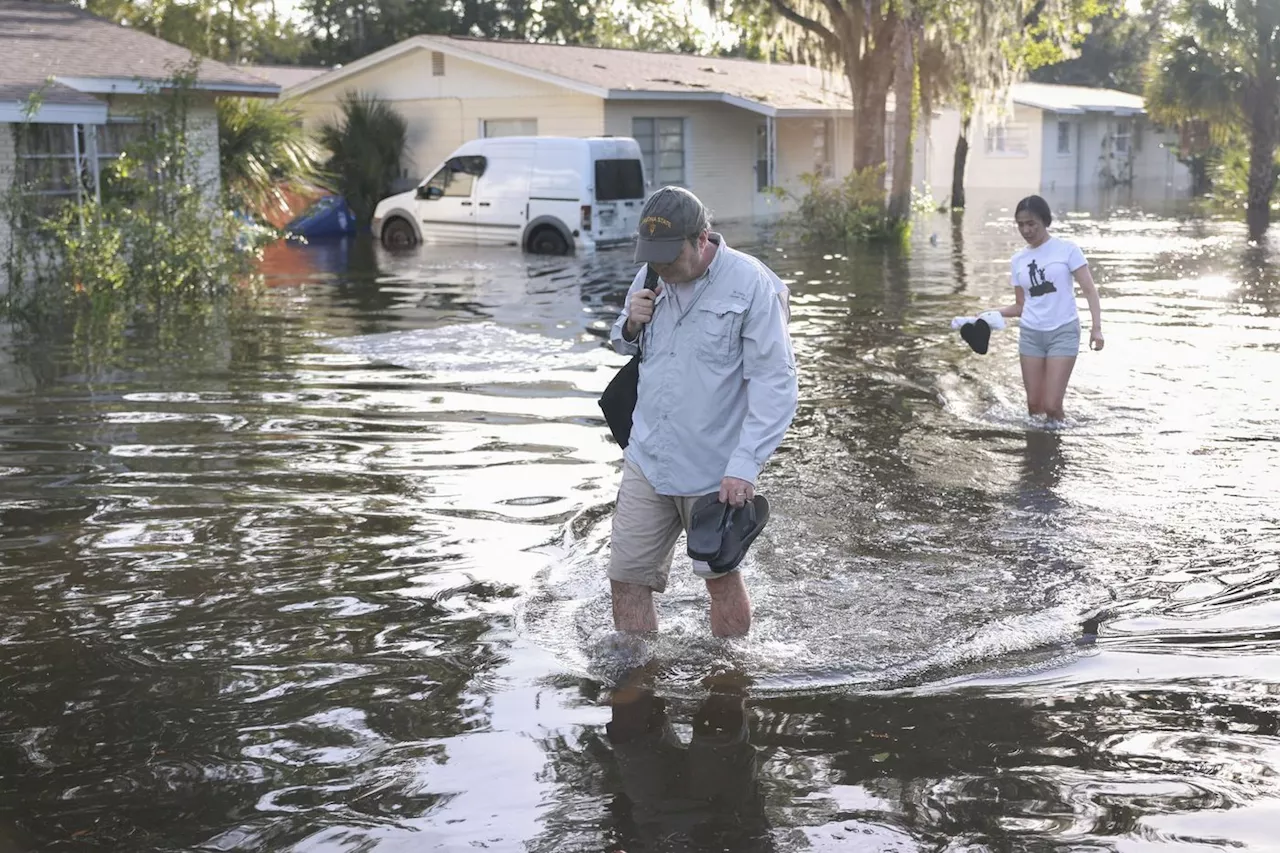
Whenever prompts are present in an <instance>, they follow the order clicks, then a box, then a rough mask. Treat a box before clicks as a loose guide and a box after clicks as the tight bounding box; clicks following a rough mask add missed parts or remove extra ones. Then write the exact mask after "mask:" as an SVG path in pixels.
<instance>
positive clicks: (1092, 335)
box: [998, 195, 1104, 421]
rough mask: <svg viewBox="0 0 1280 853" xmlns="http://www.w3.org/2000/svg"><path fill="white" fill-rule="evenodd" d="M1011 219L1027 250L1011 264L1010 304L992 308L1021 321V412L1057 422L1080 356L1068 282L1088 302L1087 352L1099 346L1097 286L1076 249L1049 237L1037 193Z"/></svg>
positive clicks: (1044, 206)
mask: <svg viewBox="0 0 1280 853" xmlns="http://www.w3.org/2000/svg"><path fill="white" fill-rule="evenodd" d="M1013 218H1014V220H1015V221H1016V222H1017V223H1018V233H1020V234H1021V235H1022V239H1024V240H1026V241H1027V248H1025V249H1023V250H1021V251H1020V252H1018V253H1017V254H1016V255H1014V256H1013V260H1012V262H1011V267H1012V278H1011V283H1012V284H1013V288H1014V291H1013V293H1014V303H1013V304H1012V305H1005V306H1004V307H1002V308H1000V309H998V310H999V312H1000V314H1001V315H1002V316H1004V317H1021V318H1022V323H1021V329H1020V331H1019V339H1018V353H1019V355H1020V356H1021V358H1022V384H1023V385H1024V386H1025V387H1026V389H1027V411H1028V412H1030V413H1031V414H1032V415H1045V416H1047V417H1048V418H1049V420H1051V421H1061V420H1063V419H1064V417H1065V415H1064V414H1063V410H1062V400H1063V398H1064V397H1065V396H1066V393H1067V382H1069V381H1070V379H1071V370H1072V369H1073V368H1074V367H1075V366H1076V356H1077V355H1079V353H1080V311H1079V309H1078V308H1077V307H1076V294H1075V288H1074V287H1073V286H1072V282H1073V281H1074V282H1075V283H1076V284H1079V285H1080V290H1081V291H1082V292H1083V293H1084V298H1085V299H1086V300H1087V301H1088V303H1089V314H1090V315H1091V317H1092V319H1093V326H1092V329H1091V330H1090V332H1089V347H1090V349H1093V350H1100V349H1102V347H1103V345H1104V341H1103V339H1102V308H1101V306H1100V305H1099V303H1098V288H1097V287H1096V286H1095V285H1094V283H1093V275H1092V274H1090V272H1089V262H1088V261H1086V260H1085V259H1084V254H1083V253H1081V251H1080V247H1079V246H1077V245H1076V244H1075V243H1072V242H1070V241H1069V240H1062V239H1060V238H1058V237H1054V236H1052V235H1050V234H1049V226H1050V225H1051V224H1053V214H1052V213H1051V212H1050V211H1049V203H1048V202H1046V201H1045V200H1044V199H1043V198H1041V197H1040V196H1038V195H1030V196H1027V197H1026V198H1024V199H1023V200H1022V201H1020V202H1018V206H1017V208H1016V209H1015V210H1014V214H1013Z"/></svg>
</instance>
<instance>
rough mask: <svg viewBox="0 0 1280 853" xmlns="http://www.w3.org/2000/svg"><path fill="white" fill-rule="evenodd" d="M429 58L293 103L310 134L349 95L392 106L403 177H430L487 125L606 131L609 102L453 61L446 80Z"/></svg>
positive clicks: (418, 55) (381, 69)
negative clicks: (522, 123)
mask: <svg viewBox="0 0 1280 853" xmlns="http://www.w3.org/2000/svg"><path fill="white" fill-rule="evenodd" d="M431 57H432V52H431V51H428V50H415V51H410V52H408V53H405V54H401V55H400V56H397V57H394V58H392V59H390V60H388V61H387V62H384V63H381V64H379V65H377V66H375V67H373V68H369V69H366V70H365V71H362V72H360V73H359V74H356V75H354V76H352V77H348V78H345V79H342V80H338V81H335V82H334V83H333V84H332V85H330V86H323V87H321V88H318V89H313V90H312V91H310V92H307V93H306V94H304V95H303V96H302V97H301V98H299V99H298V100H297V101H296V102H295V103H296V106H297V107H298V109H299V111H300V112H301V113H302V114H303V116H304V122H305V124H306V125H307V126H308V127H309V128H313V129H314V128H315V127H317V126H318V125H320V124H321V123H322V122H324V121H326V120H330V119H335V118H336V117H337V116H338V115H339V103H340V101H341V99H342V96H343V95H344V94H346V93H347V92H357V91H358V92H363V93H366V94H370V95H375V96H377V97H378V98H381V99H382V100H385V101H387V102H389V103H390V104H391V105H392V106H393V107H395V109H396V110H397V111H399V112H400V114H401V115H403V116H404V118H405V121H406V123H407V124H408V143H407V150H406V156H405V168H404V171H405V177H406V178H410V179H415V180H416V179H419V178H424V177H427V176H428V175H429V174H430V173H431V172H432V171H433V170H434V169H435V168H436V166H438V165H439V164H440V162H441V161H443V160H444V159H445V158H446V157H448V156H449V154H450V153H451V152H452V151H453V150H454V149H456V148H457V147H458V146H459V145H461V144H462V143H463V142H465V141H467V140H470V139H476V138H478V137H479V136H480V134H481V126H482V124H481V123H482V122H483V121H484V120H485V119H490V120H493V119H536V120H537V130H538V135H540V136H598V135H600V134H601V133H603V132H604V125H605V122H604V101H603V99H601V98H598V97H595V96H594V95H585V94H579V93H577V92H574V91H572V90H568V89H564V88H562V87H560V86H555V85H552V84H550V83H543V82H541V81H538V80H532V79H529V78H527V77H524V76H521V75H518V74H511V73H508V72H506V71H499V70H497V69H493V68H489V67H488V66H485V65H481V64H479V63H476V62H469V61H467V60H464V59H458V58H456V57H453V56H445V57H444V74H443V75H440V76H436V75H435V74H434V73H433V62H432V58H431Z"/></svg>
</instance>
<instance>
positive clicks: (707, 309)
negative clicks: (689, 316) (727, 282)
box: [695, 300, 747, 365]
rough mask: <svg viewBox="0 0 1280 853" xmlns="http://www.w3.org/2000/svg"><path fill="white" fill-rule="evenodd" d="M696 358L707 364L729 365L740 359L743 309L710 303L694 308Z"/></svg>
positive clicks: (723, 302)
mask: <svg viewBox="0 0 1280 853" xmlns="http://www.w3.org/2000/svg"><path fill="white" fill-rule="evenodd" d="M697 309H698V310H697V311H696V312H695V313H696V314H697V320H698V332H699V335H698V357H699V358H700V359H701V360H703V361H705V362H707V363H708V364H718V365H729V364H733V363H735V362H736V361H738V359H740V358H742V321H743V319H744V318H745V316H746V312H747V306H746V305H745V304H744V303H741V302H729V301H720V300H713V301H708V302H705V303H702V304H700V305H698V306H697Z"/></svg>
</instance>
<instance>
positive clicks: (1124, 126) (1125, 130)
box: [1111, 120, 1130, 154]
mask: <svg viewBox="0 0 1280 853" xmlns="http://www.w3.org/2000/svg"><path fill="white" fill-rule="evenodd" d="M1129 141H1130V123H1129V121H1128V120H1125V121H1118V122H1116V133H1115V136H1114V137H1112V140H1111V147H1112V149H1113V150H1114V151H1115V152H1116V153H1117V154H1128V153H1129Z"/></svg>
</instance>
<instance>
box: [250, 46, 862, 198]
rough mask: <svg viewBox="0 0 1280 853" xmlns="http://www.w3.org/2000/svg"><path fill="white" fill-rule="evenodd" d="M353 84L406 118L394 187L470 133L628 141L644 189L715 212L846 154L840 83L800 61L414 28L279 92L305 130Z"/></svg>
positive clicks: (846, 104)
mask: <svg viewBox="0 0 1280 853" xmlns="http://www.w3.org/2000/svg"><path fill="white" fill-rule="evenodd" d="M257 73H260V74H264V75H267V74H270V71H269V70H267V69H263V70H260V71H258V72H257ZM356 91H359V92H363V93H367V94H372V95H376V96H377V97H379V98H381V99H383V100H385V101H387V102H389V103H390V104H391V105H392V106H394V107H395V109H396V110H398V111H399V112H400V113H401V115H403V116H404V118H405V119H406V121H407V123H408V126H409V133H408V151H407V156H406V161H407V162H406V166H405V174H404V179H405V182H406V183H408V182H411V181H414V182H416V180H418V179H421V178H423V177H427V176H430V175H431V174H432V173H434V172H435V170H436V168H437V167H438V166H439V165H440V163H441V162H442V161H443V160H444V159H445V158H446V157H447V156H448V155H449V154H450V153H451V152H452V151H453V150H454V149H455V148H457V146H458V145H460V144H461V143H463V142H465V141H467V140H471V139H476V138H480V137H486V136H502V135H542V136H575V137H584V136H601V135H605V136H630V137H634V138H635V139H636V140H638V141H639V143H640V147H641V150H642V152H643V156H644V165H645V172H646V175H647V179H648V182H649V184H650V189H652V188H654V187H657V186H661V185H664V184H679V185H682V186H686V187H688V188H689V189H691V190H692V191H694V192H695V193H697V194H698V195H699V196H700V197H701V198H702V199H703V200H704V201H706V202H707V204H708V206H710V208H711V209H712V211H713V212H714V213H715V215H716V216H717V217H720V218H722V219H725V218H739V217H749V216H756V215H764V214H768V213H772V212H776V211H777V210H778V207H779V203H778V201H777V199H776V198H775V196H774V195H773V194H772V193H770V192H769V187H771V186H781V187H784V188H788V189H799V188H800V183H799V181H798V178H799V176H800V175H801V174H803V173H806V172H817V173H821V174H826V175H844V174H847V172H848V171H849V169H850V168H851V165H852V159H853V111H852V103H851V100H850V96H849V90H848V83H847V81H846V80H845V79H844V77H843V76H842V75H838V74H837V75H832V74H829V73H826V72H823V71H821V70H819V69H817V68H811V67H808V66H803V65H789V64H770V63H765V62H754V61H750V60H745V59H726V58H719V57H706V56H693V55H687V54H668V53H645V52H640V51H631V50H614V49H605V48H592V47H576V46H568V45H555V44H532V43H527V42H509V41H495V40H485V39H475V38H462V37H451V36H433V35H421V36H415V37H413V38H409V39H406V40H405V41H402V42H399V43H398V44H395V45H392V46H390V47H387V48H385V49H383V50H380V51H378V52H376V53H373V54H370V55H369V56H366V57H364V58H362V59H360V60H357V61H355V62H352V63H349V64H347V65H344V66H342V67H339V68H335V69H333V70H330V71H328V72H326V73H320V74H316V75H315V76H312V77H311V78H310V79H307V80H305V81H303V82H301V83H297V84H295V85H292V86H288V87H287V88H286V89H285V90H284V92H283V93H282V94H281V97H282V98H285V99H289V100H291V101H293V102H294V104H295V106H297V107H298V108H299V109H300V110H301V111H302V113H303V115H304V117H305V120H306V122H307V123H308V126H312V127H314V126H316V125H318V124H319V123H320V122H322V121H325V120H328V119H331V118H333V117H335V116H336V115H337V114H338V104H339V101H340V99H341V98H342V96H343V95H344V94H346V93H348V92H356Z"/></svg>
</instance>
